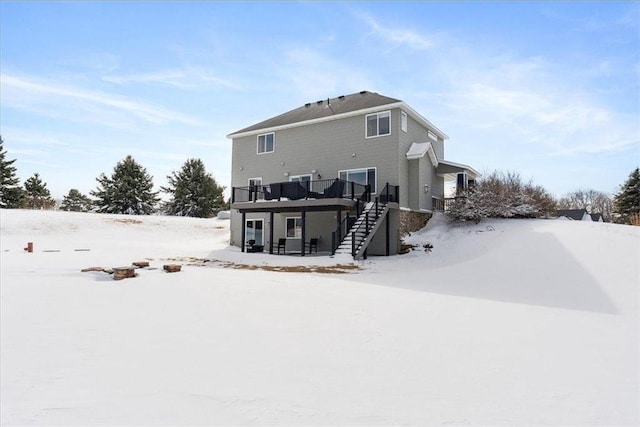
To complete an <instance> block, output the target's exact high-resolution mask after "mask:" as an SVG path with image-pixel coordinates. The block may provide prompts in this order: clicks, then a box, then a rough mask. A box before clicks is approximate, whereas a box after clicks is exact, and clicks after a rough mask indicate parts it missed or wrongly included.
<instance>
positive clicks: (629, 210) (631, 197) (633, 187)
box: [613, 168, 640, 224]
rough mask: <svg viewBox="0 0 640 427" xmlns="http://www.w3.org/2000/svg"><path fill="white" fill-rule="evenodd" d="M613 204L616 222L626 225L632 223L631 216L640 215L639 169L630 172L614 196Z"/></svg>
mask: <svg viewBox="0 0 640 427" xmlns="http://www.w3.org/2000/svg"><path fill="white" fill-rule="evenodd" d="M613 203H614V209H615V213H616V214H618V222H622V223H625V224H628V223H631V222H632V217H633V216H636V218H637V216H638V215H640V168H636V169H635V170H634V171H633V172H631V174H630V175H629V178H628V179H627V180H626V181H625V183H624V184H623V185H622V186H620V192H619V193H618V194H616V195H615V197H614V199H613ZM636 221H637V219H636Z"/></svg>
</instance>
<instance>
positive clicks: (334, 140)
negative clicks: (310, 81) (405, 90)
mask: <svg viewBox="0 0 640 427" xmlns="http://www.w3.org/2000/svg"><path fill="white" fill-rule="evenodd" d="M227 137H228V138H230V139H232V141H233V142H232V144H233V148H232V173H231V186H232V203H231V226H230V228H231V237H230V242H231V244H232V245H236V246H239V247H240V248H242V250H243V251H246V250H249V251H253V250H255V249H256V247H257V250H259V251H260V250H265V251H266V250H268V251H269V253H274V252H276V250H277V252H280V250H281V249H283V250H285V251H286V252H299V253H300V254H301V255H304V254H305V253H308V250H309V249H310V248H309V247H308V245H307V243H309V242H311V239H312V238H313V239H315V240H314V243H316V244H317V249H318V250H319V251H320V252H325V253H332V254H333V253H335V252H348V253H351V254H352V255H353V256H354V258H356V259H358V258H360V257H363V256H366V255H367V254H369V255H389V254H396V253H398V251H399V249H400V237H401V235H402V234H403V233H404V232H406V231H412V230H415V229H419V228H421V227H422V226H424V224H425V223H426V221H427V219H428V218H429V216H430V215H431V213H432V212H433V211H434V210H443V209H444V206H445V198H444V189H445V181H453V182H455V183H456V187H457V188H458V189H460V190H461V189H464V188H466V187H467V186H469V185H473V183H474V181H475V180H476V178H477V177H478V176H479V174H478V172H476V171H475V170H474V169H473V168H471V167H470V166H467V165H464V164H460V163H454V162H451V161H447V160H445V157H444V145H445V140H446V139H447V138H448V137H447V135H446V134H445V133H444V132H443V131H442V130H440V129H438V127H436V126H435V125H434V124H433V123H431V122H430V121H429V120H427V119H426V118H424V117H423V116H422V115H420V114H419V113H418V112H417V111H415V110H414V109H413V108H411V107H410V106H409V105H407V104H406V103H404V102H403V101H401V100H398V99H394V98H390V97H387V96H383V95H380V94H377V93H372V92H367V91H362V92H358V93H354V94H351V95H344V96H339V97H336V98H328V99H324V100H320V101H317V102H311V103H307V104H305V105H303V106H301V107H299V108H296V109H294V110H291V111H289V112H286V113H284V114H281V115H278V116H275V117H272V118H270V119H267V120H265V121H262V122H260V123H257V124H254V125H251V126H249V127H246V128H244V129H241V130H238V131H236V132H233V133H231V134H229V135H228V136H227ZM281 246H284V248H281Z"/></svg>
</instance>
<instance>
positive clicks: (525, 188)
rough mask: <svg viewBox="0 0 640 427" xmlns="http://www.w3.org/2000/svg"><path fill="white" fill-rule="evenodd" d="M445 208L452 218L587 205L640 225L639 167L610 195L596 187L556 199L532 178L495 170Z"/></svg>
mask: <svg viewBox="0 0 640 427" xmlns="http://www.w3.org/2000/svg"><path fill="white" fill-rule="evenodd" d="M459 196H461V197H456V199H455V201H454V203H453V204H452V206H451V207H450V208H449V210H448V212H447V213H448V214H449V216H450V217H451V218H452V219H454V220H463V221H476V222H478V221H480V220H481V219H482V218H538V217H545V216H552V215H553V214H554V212H555V211H556V210H558V209H586V211H587V212H588V213H589V214H596V213H600V214H602V216H603V217H604V220H605V221H607V222H617V223H621V224H634V225H640V168H636V169H635V170H633V172H631V174H630V175H629V178H628V179H627V180H626V181H625V182H624V184H622V185H621V186H620V191H619V192H618V193H616V194H615V195H613V196H611V195H608V194H606V193H603V192H601V191H596V190H584V189H581V190H577V191H573V192H571V193H569V194H566V195H564V196H562V197H560V198H558V199H555V198H554V197H553V196H551V195H550V194H549V193H547V191H546V190H545V189H544V188H543V187H541V186H539V185H535V184H533V182H531V181H529V182H524V181H523V180H522V178H521V177H520V175H519V174H518V173H517V172H501V171H494V172H491V173H489V174H487V175H486V176H484V177H483V178H482V179H480V180H478V181H477V182H476V183H475V185H474V186H472V187H471V188H469V189H467V190H466V191H463V192H462V193H461V194H459Z"/></svg>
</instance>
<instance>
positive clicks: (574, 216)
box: [556, 209, 592, 221]
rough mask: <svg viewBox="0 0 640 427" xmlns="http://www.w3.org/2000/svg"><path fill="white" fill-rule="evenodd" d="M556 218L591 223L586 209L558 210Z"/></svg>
mask: <svg viewBox="0 0 640 427" xmlns="http://www.w3.org/2000/svg"><path fill="white" fill-rule="evenodd" d="M556 216H558V217H565V218H567V219H571V220H574V221H591V220H592V219H591V215H589V213H588V212H587V210H586V209H559V210H557V211H556Z"/></svg>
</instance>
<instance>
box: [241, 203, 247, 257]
mask: <svg viewBox="0 0 640 427" xmlns="http://www.w3.org/2000/svg"><path fill="white" fill-rule="evenodd" d="M246 232H247V213H246V212H242V236H240V239H241V240H242V242H241V243H240V252H244V239H245V233H246Z"/></svg>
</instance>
